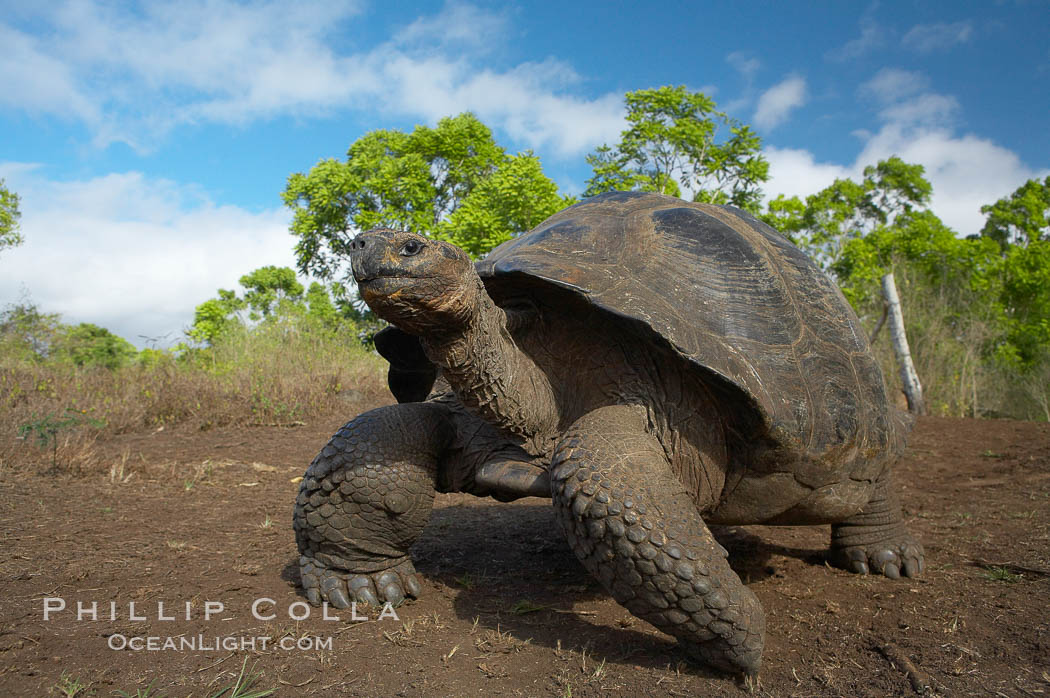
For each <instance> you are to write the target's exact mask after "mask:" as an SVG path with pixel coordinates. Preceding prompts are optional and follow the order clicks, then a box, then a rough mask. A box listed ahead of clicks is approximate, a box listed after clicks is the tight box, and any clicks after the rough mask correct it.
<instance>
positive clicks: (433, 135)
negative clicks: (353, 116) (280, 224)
mask: <svg viewBox="0 0 1050 698" xmlns="http://www.w3.org/2000/svg"><path fill="white" fill-rule="evenodd" d="M504 169H507V171H506V172H503V173H502V174H499V173H501V171H503V170H504ZM493 177H496V180H495V181H493V182H489V180H491V179H493ZM515 182H517V186H514V183H515ZM483 183H486V188H485V189H483V191H482V193H481V194H479V195H480V196H481V197H482V198H483V199H484V200H485V201H486V204H487V205H488V206H490V207H495V208H494V210H493V214H492V215H493V217H492V218H491V219H488V220H485V221H481V220H480V218H479V215H477V212H478V211H479V210H480V209H481V208H482V204H480V203H469V201H470V197H471V196H472V194H473V193H474V192H475V190H477V189H478V188H479V186H480V185H482V184H483ZM494 188H495V189H496V190H503V191H506V192H510V193H511V194H512V195H513V196H512V197H511V198H510V199H500V198H498V197H495V196H493V194H492V191H493V189H494ZM522 192H525V193H526V195H527V197H528V200H527V201H519V200H518V199H517V198H515V197H518V196H521V195H522ZM282 198H283V200H284V203H285V205H287V206H289V207H290V208H291V209H292V210H293V211H294V218H293V220H292V225H291V232H292V234H293V235H295V236H296V237H298V238H299V239H298V241H297V242H296V246H295V251H296V257H297V261H298V266H299V270H300V271H301V272H304V273H310V274H314V275H316V276H319V277H321V278H323V279H328V278H332V277H333V276H334V275H335V273H336V271H337V270H338V269H340V268H341V267H342V265H343V263H344V261H345V259H346V258H347V256H348V254H349V242H350V240H351V239H352V238H353V236H354V234H356V232H357V231H360V230H368V229H370V228H375V227H380V226H385V227H390V228H395V229H399V230H412V231H415V232H417V233H421V234H424V235H430V236H435V237H442V238H446V239H455V240H457V241H458V242H460V243H461V244H463V245H465V246H466V247H468V248H470V249H471V250H472V251H473V253H474V254H482V253H484V252H485V251H487V250H488V249H489V243H488V242H486V240H493V239H499V238H505V237H509V236H510V235H513V234H515V233H517V232H520V229H517V228H516V227H515V226H516V225H519V224H520V222H521V220H522V214H523V212H524V211H525V210H527V209H537V208H539V209H542V210H551V209H556V208H557V206H559V205H561V204H562V203H563V200H562V199H561V198H560V197H558V196H557V192H556V191H555V188H554V186H553V184H552V183H551V182H550V180H549V179H547V178H546V177H545V176H544V175H543V173H542V170H541V169H540V168H539V161H538V160H537V159H536V158H535V157H534V156H533V155H532V154H531V153H523V154H521V155H518V156H513V157H512V156H508V155H507V154H506V152H504V150H503V148H501V147H500V146H499V145H498V144H497V143H496V142H495V140H494V139H493V137H492V132H491V131H490V130H489V128H488V127H487V126H485V125H484V124H483V123H481V121H479V120H478V119H477V117H475V116H474V115H473V114H470V113H464V114H460V115H459V116H455V117H447V118H444V119H441V120H440V121H439V122H438V124H437V126H436V127H435V128H430V127H428V126H417V127H416V128H415V129H414V130H413V131H412V132H411V133H404V132H402V131H398V130H378V131H372V132H370V133H367V134H365V135H364V136H362V137H361V138H359V139H358V140H357V141H355V142H354V143H353V144H352V145H351V146H350V149H349V150H348V151H347V157H346V160H345V161H339V160H335V159H328V160H322V161H321V162H319V163H318V164H317V165H315V166H314V167H313V168H312V169H311V170H310V172H309V173H307V174H303V173H301V172H299V173H295V174H293V175H291V176H290V177H289V178H288V184H287V187H286V188H285V190H284V192H283V194H282ZM537 199H540V200H537ZM464 206H467V207H468V211H470V210H472V211H474V212H475V214H474V215H468V214H464V215H463V216H462V218H463V222H464V223H465V224H470V225H471V226H473V227H471V228H470V232H463V231H459V230H456V229H452V228H449V222H450V219H451V217H452V216H453V215H454V214H455V213H456V212H457V211H458V210H459V209H460V208H462V207H464ZM526 218H528V217H527V216H526ZM529 220H531V219H529ZM499 226H503V227H499Z"/></svg>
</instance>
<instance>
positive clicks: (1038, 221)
mask: <svg viewBox="0 0 1050 698" xmlns="http://www.w3.org/2000/svg"><path fill="white" fill-rule="evenodd" d="M981 213H984V214H986V215H987V216H988V219H987V221H986V222H985V224H984V228H982V229H981V235H983V236H984V237H989V238H991V239H993V240H995V241H996V242H998V243H999V246H1000V247H1002V248H1003V250H1004V251H1006V249H1007V248H1008V246H1009V245H1019V246H1021V247H1025V246H1027V245H1029V244H1031V243H1033V242H1036V241H1039V240H1043V241H1046V240H1050V177H1047V178H1046V179H1045V180H1043V181H1042V182H1040V181H1039V180H1038V179H1030V180H1028V181H1027V182H1025V183H1024V184H1022V185H1021V186H1020V187H1019V188H1018V189H1017V190H1016V191H1015V192H1014V193H1013V194H1011V195H1010V196H1008V197H1005V198H1002V199H999V201H997V202H995V203H994V204H991V205H988V206H982V207H981Z"/></svg>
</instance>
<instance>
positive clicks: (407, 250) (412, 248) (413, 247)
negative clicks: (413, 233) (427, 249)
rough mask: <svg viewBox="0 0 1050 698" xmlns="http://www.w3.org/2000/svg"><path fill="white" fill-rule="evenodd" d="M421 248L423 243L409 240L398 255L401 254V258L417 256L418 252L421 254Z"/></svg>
mask: <svg viewBox="0 0 1050 698" xmlns="http://www.w3.org/2000/svg"><path fill="white" fill-rule="evenodd" d="M423 247H424V245H423V243H422V242H420V241H419V240H409V241H408V242H406V243H405V244H404V245H402V246H401V252H400V254H401V256H402V257H411V256H413V255H417V254H419V253H420V252H422V251H423Z"/></svg>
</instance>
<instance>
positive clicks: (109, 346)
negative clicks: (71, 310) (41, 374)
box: [56, 322, 138, 370]
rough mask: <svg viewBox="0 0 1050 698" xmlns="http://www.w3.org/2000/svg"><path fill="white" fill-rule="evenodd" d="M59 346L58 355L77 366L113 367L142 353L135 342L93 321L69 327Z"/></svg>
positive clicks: (128, 361)
mask: <svg viewBox="0 0 1050 698" xmlns="http://www.w3.org/2000/svg"><path fill="white" fill-rule="evenodd" d="M56 349H57V351H56V355H57V357H58V358H60V359H64V360H67V361H69V362H70V363H72V364H74V365H75V366H99V367H102V368H108V369H111V370H112V369H117V368H120V367H121V366H124V365H126V364H129V363H131V362H132V361H133V360H134V359H135V357H136V356H137V355H138V350H137V349H135V347H134V346H133V345H132V344H131V342H129V341H128V340H126V339H124V338H123V337H118V336H117V335H115V334H113V333H112V332H110V331H109V330H107V329H106V328H104V327H99V326H98V325H93V324H91V323H90V322H82V323H80V324H79V325H76V326H73V327H68V328H66V329H65V330H64V331H63V332H62V334H61V336H60V339H59V341H58V344H57V347H56Z"/></svg>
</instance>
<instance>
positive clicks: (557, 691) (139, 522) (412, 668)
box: [0, 418, 1050, 696]
mask: <svg viewBox="0 0 1050 698" xmlns="http://www.w3.org/2000/svg"><path fill="white" fill-rule="evenodd" d="M340 421H341V420H339V419H332V420H329V421H327V422H324V423H316V424H310V425H307V426H300V427H298V428H274V427H271V428H268V427H255V428H247V429H230V430H214V431H209V432H192V433H191V432H189V431H179V430H170V429H169V430H167V431H162V432H154V433H149V434H133V435H127V436H124V437H120V438H119V439H117V440H115V441H111V442H108V443H106V444H102V445H100V446H99V448H100V449H101V455H102V456H104V457H105V459H106V462H107V463H109V464H113V465H114V471H113V473H112V474H109V473H107V474H102V475H99V474H93V475H80V476H71V475H68V474H57V475H55V474H49V475H40V474H33V473H24V472H4V473H0V518H2V532H3V552H4V555H3V558H2V563H0V694H2V695H46V694H49V693H50V694H51V695H68V694H72V693H73V692H74V690H75V688H76V687H77V686H78V685H79V686H82V687H84V688H83V690H82V692H80V693H77V695H90V694H94V695H99V696H108V695H114V694H117V692H118V691H124V692H127V693H130V694H131V695H136V691H139V690H143V691H144V690H145V689H146V688H147V686H150V685H152V692H151V693H149V695H171V696H183V695H194V696H205V695H207V696H211V695H214V694H215V693H217V692H218V691H219V690H221V689H223V688H225V687H228V686H230V685H231V684H232V683H233V682H234V680H235V679H236V677H237V674H238V673H239V671H240V669H241V667H242V664H243V662H244V659H245V658H247V660H248V667H249V668H250V667H251V666H252V664H253V663H255V670H256V672H262V676H261V677H260V678H259V679H258V680H257V681H256V683H255V687H256V688H271V687H272V688H276V689H277V695H287V696H299V695H326V694H329V693H336V692H340V691H341V692H344V693H347V694H351V695H362V696H372V695H407V696H417V695H428V696H442V695H468V694H474V695H490V694H491V695H496V694H500V695H522V696H533V695H554V696H570V695H571V696H590V695H597V694H599V693H606V692H607V693H612V694H623V695H639V696H643V695H707V696H735V695H744V694H746V692H747V691H748V690H749V689H750V690H751V691H753V693H754V694H757V695H768V696H793V695H798V696H824V695H827V696H845V695H849V696H886V695H910V694H915V693H922V692H925V693H927V694H933V695H945V696H948V695H951V696H964V695H1006V696H1015V695H1016V696H1022V695H1024V696H1028V695H1047V694H1050V601H1048V600H1050V425H1047V424H1034V423H1025V422H1010V421H990V420H989V421H974V420H957V419H936V418H927V419H922V420H920V422H919V424H918V428H917V430H916V432H915V434H914V436H913V438H912V441H911V447H910V449H909V451H908V453H907V455H906V456H905V458H904V461H903V462H902V463H901V465H900V467H899V469H898V471H897V472H898V476H897V480H898V482H899V483H900V486H901V489H902V499H903V500H904V503H905V509H906V512H905V514H906V518H907V519H908V521H909V522H910V526H911V528H912V530H913V531H914V532H915V533H917V534H918V535H919V537H920V538H921V539H922V540H923V542H924V543H925V546H926V554H927V571H926V574H925V576H924V577H923V578H921V579H919V580H904V581H891V580H888V579H884V578H881V577H860V576H856V575H852V574H848V573H846V572H844V571H841V570H838V569H833V568H831V567H829V566H828V565H826V564H825V561H824V557H823V552H824V549H825V547H826V545H827V538H828V531H827V529H826V528H820V527H799V528H767V527H748V528H729V529H723V530H721V531H720V532H719V536H720V538H721V539H722V540H723V542H724V543H725V545H726V547H728V548H729V550H730V558H731V562H732V564H733V567H734V568H735V569H736V570H737V571H738V572H739V573H740V575H741V576H742V577H743V578H744V579H745V581H746V582H747V583H748V584H749V585H750V587H751V589H752V590H754V592H755V593H756V594H757V595H758V597H759V598H760V599H761V600H762V603H763V604H764V606H765V609H766V615H767V621H768V623H767V624H768V628H769V629H768V633H767V636H766V650H765V659H764V664H763V669H762V673H761V678H760V681H759V683H758V685H757V686H746V685H744V684H741V683H738V682H735V681H734V680H732V679H727V678H723V677H720V676H718V675H715V674H713V673H711V672H709V671H706V670H705V669H703V668H699V667H696V666H693V665H691V664H689V663H687V662H686V660H685V656H684V654H683V653H682V652H681V651H679V650H678V649H677V648H676V647H675V645H674V643H673V641H672V640H671V638H669V637H667V636H665V635H663V634H661V633H659V632H658V631H656V630H655V629H653V628H651V627H649V626H647V625H646V624H645V623H642V622H640V621H638V620H636V619H634V618H632V617H631V616H630V615H629V614H628V613H627V612H626V611H625V610H623V609H622V608H620V606H618V605H617V604H616V603H614V602H613V601H612V600H611V599H610V598H609V597H608V596H607V595H606V594H605V593H604V592H603V591H602V589H601V588H600V587H599V586H598V584H597V583H596V582H595V581H593V580H592V579H591V578H590V577H589V576H588V575H587V574H586V573H585V572H584V571H583V569H582V568H581V566H580V565H579V563H578V562H577V561H576V559H575V558H574V557H573V555H572V553H571V552H570V550H569V548H568V546H567V545H566V543H565V541H564V539H563V537H562V534H561V531H560V529H559V526H558V523H557V522H556V521H555V519H554V518H553V516H552V512H551V508H550V506H549V505H548V504H547V503H545V502H543V501H541V500H539V499H528V500H523V501H520V502H516V503H513V504H500V503H497V502H493V501H489V500H479V499H474V498H472V497H469V496H464V495H442V496H439V498H438V503H437V507H436V509H435V511H434V515H433V518H432V520H431V523H430V525H429V527H428V528H427V529H426V531H425V534H424V536H423V538H422V540H420V542H419V543H418V545H417V546H416V549H415V557H416V560H417V567H418V569H419V570H420V572H421V573H422V575H423V577H424V578H425V588H424V592H425V593H424V597H423V598H422V599H420V600H418V601H412V602H408V603H406V604H405V605H403V606H401V607H400V608H398V609H397V611H396V612H397V614H398V615H399V616H400V620H393V619H391V618H386V619H382V620H379V619H378V618H377V614H376V612H375V611H374V610H373V609H368V608H367V607H365V608H361V609H358V613H359V614H360V615H367V616H368V617H369V620H368V621H367V622H349V614H348V613H347V612H346V611H341V612H339V613H338V614H339V615H341V616H342V617H343V620H342V621H339V622H337V621H330V620H324V619H323V618H322V617H321V613H320V611H318V610H314V612H313V613H312V614H311V616H310V617H309V618H308V619H306V620H302V621H296V620H293V619H291V618H290V617H289V614H290V613H298V612H300V611H301V610H302V607H301V606H293V605H292V604H294V603H295V602H299V601H302V600H303V598H302V596H301V595H300V593H299V591H298V589H297V587H296V582H297V572H296V567H295V560H296V551H295V542H294V539H293V536H292V530H291V510H292V503H293V500H294V499H295V494H296V490H297V487H298V486H297V485H296V484H295V483H294V482H293V479H294V478H296V477H297V476H299V475H301V474H302V471H303V470H304V468H305V466H306V464H307V463H308V462H309V461H310V460H311V458H312V456H313V455H314V453H315V452H316V451H317V450H318V449H319V448H320V447H321V446H322V445H323V444H324V442H325V441H326V440H327V437H328V435H329V434H330V433H332V432H333V431H334V430H335V429H336V428H337V427H338V426H339V424H340ZM27 448H30V446H27ZM121 466H123V476H121V472H120V468H121ZM128 475H130V479H128V480H127V481H126V482H121V480H122V479H123V478H126V477H127V476H128ZM47 597H53V598H61V599H63V600H64V601H65V603H66V610H64V611H61V612H56V613H54V614H52V616H51V618H50V620H48V621H47V622H44V620H43V617H44V604H45V601H44V600H45V598H47ZM260 598H269V599H273V600H274V601H275V602H276V603H275V604H274V605H273V606H271V605H269V604H268V603H267V605H265V606H263V607H262V608H261V609H260V611H261V613H263V614H268V613H270V612H273V613H276V615H277V617H276V618H275V619H273V620H257V619H256V618H254V617H253V615H252V613H251V606H252V602H253V601H254V600H256V599H260ZM78 601H81V602H84V603H85V604H90V603H92V602H97V604H98V606H97V608H98V616H99V619H98V620H95V621H92V620H89V619H88V618H84V619H82V620H77V617H76V605H77V602H78ZM206 601H219V602H222V603H223V604H224V610H223V611H222V612H218V613H215V614H214V615H213V616H212V617H211V618H210V619H209V620H205V618H204V603H205V602H206ZM110 602H115V603H116V614H115V615H116V618H115V619H113V620H110V618H109V615H110ZM129 602H134V604H135V613H136V614H141V615H143V616H145V617H146V618H147V620H133V619H131V618H129V611H130V609H129V606H128V605H129ZM158 602H163V603H164V611H163V614H164V615H165V616H169V615H170V616H174V618H175V619H174V620H160V619H159V618H158V615H159V614H158V606H157V604H158ZM52 603H57V602H52ZM187 603H189V604H190V616H191V617H190V620H186V618H185V615H186V604H187ZM150 636H152V637H156V638H159V639H158V640H155V642H158V643H161V644H163V643H164V641H165V640H166V639H167V638H175V639H174V642H175V643H178V642H179V641H180V640H181V639H182V638H197V636H203V641H204V643H205V645H206V646H207V647H214V645H215V643H216V642H219V643H221V642H222V639H221V638H234V639H235V640H236V641H240V640H241V639H249V638H267V639H268V640H267V647H266V648H265V649H263V648H262V647H261V642H262V641H261V640H258V639H257V640H256V649H255V651H251V650H244V651H242V650H240V649H236V650H234V651H231V650H227V649H223V648H221V647H219V648H218V649H200V648H199V647H198V649H196V650H190V649H184V650H177V649H159V650H156V651H149V650H141V651H132V650H124V651H116V650H113V649H110V647H109V645H110V644H116V645H119V644H120V643H121V642H123V641H126V640H127V639H128V638H135V637H139V638H141V637H150ZM216 638H220V639H219V640H216ZM282 638H285V642H286V644H287V643H288V642H293V644H294V642H298V641H302V643H303V646H306V645H307V644H310V643H315V644H314V646H313V647H312V648H310V649H297V648H293V649H281V648H279V647H275V646H274V645H275V643H277V642H278V641H280V640H281V639H282ZM318 639H320V641H321V643H327V642H328V641H329V639H330V647H324V646H321V647H320V648H318V646H317V644H316V641H317V640H318ZM198 642H199V639H198ZM63 690H64V691H65V693H63V692H62V691H63ZM225 695H229V694H228V693H227V694H225Z"/></svg>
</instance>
